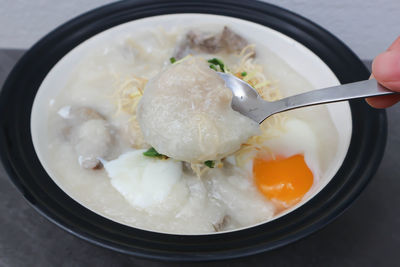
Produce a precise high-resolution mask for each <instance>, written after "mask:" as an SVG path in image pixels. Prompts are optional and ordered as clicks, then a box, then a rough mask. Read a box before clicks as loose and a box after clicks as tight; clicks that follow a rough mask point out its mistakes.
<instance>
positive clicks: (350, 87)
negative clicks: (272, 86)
mask: <svg viewBox="0 0 400 267" xmlns="http://www.w3.org/2000/svg"><path fill="white" fill-rule="evenodd" d="M218 74H219V76H221V78H222V79H224V81H225V84H226V86H227V87H228V88H229V89H231V90H232V92H233V98H232V108H233V109H234V110H236V111H238V112H240V113H241V114H243V115H245V116H247V117H249V118H250V119H253V120H255V121H256V122H258V123H262V122H263V121H264V120H265V119H266V118H268V117H269V116H271V115H273V114H275V113H279V112H282V111H286V110H291V109H296V108H301V107H307V106H313V105H319V104H325V103H331V102H339V101H345V100H350V99H356V98H365V97H370V96H379V95H392V94H398V93H397V92H393V91H390V90H389V89H387V88H385V87H383V86H382V85H380V84H379V83H378V82H377V81H376V80H374V79H371V80H366V81H361V82H355V83H348V84H343V85H339V86H333V87H328V88H324V89H319V90H314V91H310V92H306V93H302V94H298V95H294V96H290V97H286V98H283V99H280V100H278V101H273V102H267V101H265V100H263V99H262V98H261V97H260V95H259V94H258V93H257V91H256V90H255V89H254V88H253V87H251V86H250V85H249V84H248V83H246V82H245V81H243V80H241V79H239V78H237V77H236V76H233V75H232V74H228V73H222V72H218Z"/></svg>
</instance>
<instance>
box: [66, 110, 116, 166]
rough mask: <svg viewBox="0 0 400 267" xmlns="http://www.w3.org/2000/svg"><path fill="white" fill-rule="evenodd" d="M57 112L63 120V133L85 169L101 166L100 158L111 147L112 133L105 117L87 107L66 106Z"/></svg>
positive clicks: (108, 151)
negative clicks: (64, 123) (64, 124)
mask: <svg viewBox="0 0 400 267" xmlns="http://www.w3.org/2000/svg"><path fill="white" fill-rule="evenodd" d="M58 114H59V115H60V116H61V117H62V118H63V119H64V120H65V122H66V127H65V129H64V133H65V135H66V137H67V139H68V140H69V142H70V143H71V145H72V146H73V147H74V149H75V152H76V153H77V155H78V161H79V164H80V165H81V166H82V167H83V168H85V169H98V168H101V167H102V164H101V161H100V159H101V158H105V157H107V155H108V154H109V153H110V151H111V147H112V143H113V140H112V135H111V132H110V127H109V125H108V123H107V121H106V120H105V118H104V117H103V116H102V115H101V114H100V113H98V112H97V111H95V110H94V109H91V108H88V107H71V106H66V107H63V108H61V109H60V110H59V112H58Z"/></svg>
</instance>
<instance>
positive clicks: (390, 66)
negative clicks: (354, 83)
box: [366, 37, 400, 108]
mask: <svg viewBox="0 0 400 267" xmlns="http://www.w3.org/2000/svg"><path fill="white" fill-rule="evenodd" d="M372 77H374V78H375V79H376V80H377V81H378V82H379V83H380V84H382V85H383V86H385V87H387V88H388V89H390V90H393V91H398V92H400V37H399V38H397V40H396V41H395V42H394V43H393V44H392V45H391V46H390V47H389V49H388V50H387V51H386V52H384V53H382V54H380V55H378V56H377V57H376V58H375V60H374V61H373V63H372ZM366 100H367V102H368V104H370V105H371V106H373V107H375V108H386V107H390V106H391V105H394V104H395V103H397V102H399V101H400V94H399V95H388V96H378V97H370V98H367V99H366Z"/></svg>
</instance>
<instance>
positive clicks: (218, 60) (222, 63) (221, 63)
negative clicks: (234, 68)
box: [208, 58, 225, 72]
mask: <svg viewBox="0 0 400 267" xmlns="http://www.w3.org/2000/svg"><path fill="white" fill-rule="evenodd" d="M208 63H211V64H214V65H217V66H219V68H220V69H221V71H222V72H225V64H224V62H222V60H220V59H218V58H212V59H209V60H208ZM210 68H211V67H210ZM212 69H213V68H212Z"/></svg>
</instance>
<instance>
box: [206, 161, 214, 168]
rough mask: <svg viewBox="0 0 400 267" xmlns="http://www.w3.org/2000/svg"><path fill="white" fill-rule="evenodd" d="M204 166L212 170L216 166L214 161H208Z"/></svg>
mask: <svg viewBox="0 0 400 267" xmlns="http://www.w3.org/2000/svg"><path fill="white" fill-rule="evenodd" d="M204 165H206V166H207V167H208V168H211V169H212V168H214V166H215V162H214V161H212V160H207V161H204Z"/></svg>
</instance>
